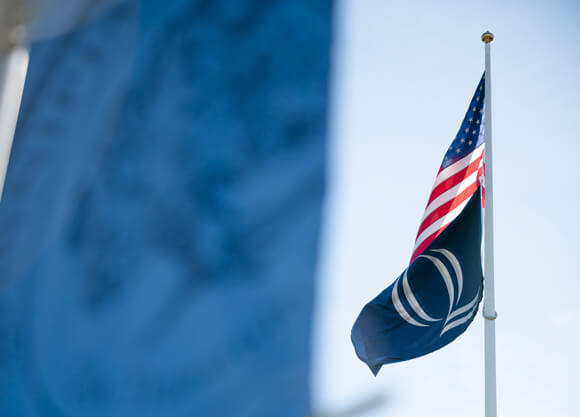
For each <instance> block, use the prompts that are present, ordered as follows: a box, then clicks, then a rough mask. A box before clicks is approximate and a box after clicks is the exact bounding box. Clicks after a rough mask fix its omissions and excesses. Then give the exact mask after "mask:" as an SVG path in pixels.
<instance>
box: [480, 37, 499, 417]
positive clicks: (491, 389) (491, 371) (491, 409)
mask: <svg viewBox="0 0 580 417" xmlns="http://www.w3.org/2000/svg"><path fill="white" fill-rule="evenodd" d="M490 61H491V57H490V43H489V42H487V43H485V131H484V134H485V247H484V251H485V265H484V269H485V271H484V276H485V282H484V294H485V299H484V302H483V317H484V318H485V326H484V337H485V417H496V416H497V400H496V386H495V319H496V317H497V314H496V312H495V299H494V283H493V164H492V138H491V137H492V124H491V62H490Z"/></svg>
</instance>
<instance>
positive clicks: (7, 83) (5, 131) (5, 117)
mask: <svg viewBox="0 0 580 417" xmlns="http://www.w3.org/2000/svg"><path fill="white" fill-rule="evenodd" d="M27 68H28V50H27V48H26V47H24V46H20V45H18V46H15V47H14V48H12V49H11V50H9V51H7V52H6V53H5V54H2V51H0V200H1V199H2V192H3V190H4V180H5V178H6V170H7V169H8V161H9V160H10V149H11V148H12V140H13V139H14V130H15V129H16V121H17V120H18V113H19V110H20V100H21V99H22V90H23V88H24V80H25V78H26V70H27Z"/></svg>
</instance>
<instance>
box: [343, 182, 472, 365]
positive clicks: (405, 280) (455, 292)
mask: <svg viewBox="0 0 580 417" xmlns="http://www.w3.org/2000/svg"><path fill="white" fill-rule="evenodd" d="M481 296H482V270H481V196H480V193H479V192H476V193H474V194H473V196H472V197H471V199H470V200H469V201H468V203H467V205H466V207H465V209H464V210H463V211H462V212H461V214H460V215H459V216H458V217H457V218H456V219H455V220H454V221H453V222H452V223H451V224H450V225H449V227H447V228H446V229H445V230H444V231H443V232H442V233H441V234H440V235H439V236H438V237H437V238H436V239H435V240H434V241H433V242H432V243H431V245H429V247H428V248H427V249H426V250H425V251H424V252H423V253H422V254H421V255H420V256H418V257H417V258H416V259H415V260H414V261H413V262H412V263H411V265H409V267H408V268H407V269H405V270H404V271H403V273H402V274H401V275H400V276H399V277H398V278H397V279H396V280H395V282H394V283H393V284H392V285H391V286H389V287H388V288H387V289H385V290H384V291H383V292H381V293H380V294H379V295H378V296H377V297H376V298H375V299H373V300H372V301H371V302H369V303H368V304H367V305H366V306H365V307H364V308H363V310H362V312H361V313H360V315H359V316H358V318H357V320H356V322H355V324H354V326H353V328H352V333H351V339H352V343H353V344H354V347H355V350H356V353H357V355H358V357H359V358H360V359H361V360H362V361H364V362H365V363H366V364H367V365H368V366H369V368H370V369H371V371H372V372H373V373H374V374H375V375H376V374H377V373H378V371H379V370H380V368H381V366H382V365H384V364H387V363H393V362H400V361H405V360H408V359H413V358H416V357H419V356H422V355H426V354H427V353H431V352H433V351H434V350H437V349H439V348H441V347H443V346H445V345H447V344H448V343H450V342H452V341H453V340H455V338H456V337H457V336H459V335H460V334H461V333H463V332H464V331H465V330H466V329H467V327H468V326H469V324H470V323H471V322H472V321H473V318H474V316H475V313H476V312H477V308H478V305H479V302H480V300H481Z"/></svg>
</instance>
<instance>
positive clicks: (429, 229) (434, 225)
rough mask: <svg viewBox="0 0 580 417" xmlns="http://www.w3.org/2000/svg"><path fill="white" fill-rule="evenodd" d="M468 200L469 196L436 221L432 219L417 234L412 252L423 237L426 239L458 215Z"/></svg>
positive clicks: (421, 241)
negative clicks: (429, 223)
mask: <svg viewBox="0 0 580 417" xmlns="http://www.w3.org/2000/svg"><path fill="white" fill-rule="evenodd" d="M468 201H469V198H466V199H465V201H464V202H463V203H461V204H460V205H458V206H457V207H455V208H454V209H453V210H451V211H450V212H449V213H447V214H446V215H445V216H443V217H441V218H439V219H437V220H436V221H434V222H433V223H431V225H430V226H429V227H427V228H426V229H425V230H423V232H421V234H420V235H419V236H417V240H416V241H415V247H414V248H413V252H415V250H416V249H417V248H418V247H419V245H420V244H421V243H423V241H424V240H425V239H427V238H428V237H429V236H431V234H433V233H435V232H436V231H437V230H439V229H441V228H442V227H443V226H447V225H448V224H449V223H451V222H452V221H453V220H454V219H455V218H456V217H457V216H459V213H461V211H462V210H463V208H464V207H465V206H466V205H467V202H468Z"/></svg>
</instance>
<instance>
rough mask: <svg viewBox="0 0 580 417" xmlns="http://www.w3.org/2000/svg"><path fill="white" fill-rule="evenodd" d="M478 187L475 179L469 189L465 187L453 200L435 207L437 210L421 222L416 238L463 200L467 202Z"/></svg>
mask: <svg viewBox="0 0 580 417" xmlns="http://www.w3.org/2000/svg"><path fill="white" fill-rule="evenodd" d="M478 185H479V181H477V179H476V180H475V181H474V182H473V183H472V184H471V185H470V186H469V187H467V188H466V189H465V190H463V191H462V192H460V193H459V194H457V195H456V196H455V197H454V198H453V199H451V200H449V201H447V202H445V203H444V204H441V205H440V206H439V207H437V209H435V210H433V211H432V212H431V213H429V215H428V216H427V217H425V220H423V222H422V223H421V225H420V226H419V231H418V232H417V237H419V235H420V234H421V233H422V232H423V230H425V229H426V228H428V227H429V226H431V224H432V223H433V222H435V221H437V220H438V219H440V218H441V217H443V216H445V215H446V214H447V213H449V212H450V211H451V210H453V209H454V208H455V207H457V206H458V205H460V204H461V203H463V202H464V201H465V200H467V199H468V198H469V197H471V196H472V195H473V193H474V192H475V190H477V186H478Z"/></svg>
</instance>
